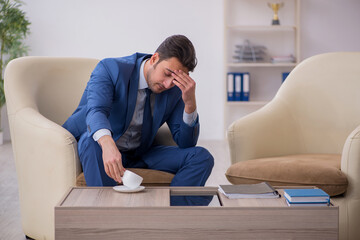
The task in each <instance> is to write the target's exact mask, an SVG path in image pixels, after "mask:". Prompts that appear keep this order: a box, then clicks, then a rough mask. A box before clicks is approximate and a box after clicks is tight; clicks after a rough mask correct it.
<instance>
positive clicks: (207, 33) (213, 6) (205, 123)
mask: <svg viewBox="0 0 360 240" xmlns="http://www.w3.org/2000/svg"><path fill="white" fill-rule="evenodd" d="M25 10H26V11H27V13H28V16H29V19H30V21H31V22H32V24H31V32H32V33H31V35H30V36H29V38H28V44H29V45H30V46H31V52H30V55H41V56H43V55H45V56H80V57H95V58H100V59H101V58H105V57H119V56H125V55H129V54H132V53H134V52H147V53H153V52H154V51H155V50H156V48H157V47H158V45H159V44H160V43H161V42H162V41H163V40H164V39H165V38H166V37H168V36H170V35H173V34H184V35H186V36H187V37H189V38H190V40H192V42H193V44H194V46H195V49H196V51H197V58H198V66H197V67H196V69H195V71H194V73H193V74H192V75H191V76H192V77H193V78H194V79H195V81H196V82H197V103H198V112H199V114H200V121H201V137H202V138H207V139H216V138H220V137H221V132H222V126H223V122H222V120H223V119H222V105H223V103H222V99H223V92H222V91H221V89H222V82H221V79H222V56H223V55H222V46H223V44H222V42H223V32H222V27H223V25H222V19H223V15H222V14H223V11H222V1H219V0H196V1H194V0H171V1H169V0H152V1H149V0H131V1H130V0H62V1H58V0H49V1H45V0H29V1H26V7H25ZM215 113H216V114H215Z"/></svg>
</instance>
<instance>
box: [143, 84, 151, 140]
mask: <svg viewBox="0 0 360 240" xmlns="http://www.w3.org/2000/svg"><path fill="white" fill-rule="evenodd" d="M145 91H146V100H145V105H144V118H143V124H142V131H141V143H142V145H143V144H144V143H145V142H147V141H150V138H151V133H152V115H151V102H150V96H151V93H152V92H151V90H150V89H149V88H146V89H145Z"/></svg>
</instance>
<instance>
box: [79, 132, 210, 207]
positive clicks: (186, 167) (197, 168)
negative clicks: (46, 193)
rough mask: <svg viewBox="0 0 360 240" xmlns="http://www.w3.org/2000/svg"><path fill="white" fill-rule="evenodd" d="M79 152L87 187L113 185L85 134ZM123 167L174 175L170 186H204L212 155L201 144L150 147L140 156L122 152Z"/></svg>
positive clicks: (192, 200)
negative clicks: (185, 146)
mask: <svg viewBox="0 0 360 240" xmlns="http://www.w3.org/2000/svg"><path fill="white" fill-rule="evenodd" d="M78 152H79V158H80V162H81V165H82V167H83V171H84V176H85V180H86V184H87V185H88V186H115V185H117V183H116V182H115V181H114V180H113V179H112V178H110V177H109V176H108V175H107V174H106V172H105V169H104V164H103V160H102V150H101V148H100V146H99V144H98V143H97V142H95V141H94V140H93V138H92V137H88V134H87V133H84V134H82V135H81V137H80V139H79V141H78ZM122 160H123V166H124V168H149V169H154V170H160V171H165V172H169V173H173V174H175V176H174V178H173V180H172V182H171V184H170V186H204V185H205V183H206V180H207V179H208V177H209V176H210V173H211V171H212V168H213V166H214V158H213V157H212V155H211V154H210V153H209V152H208V151H207V150H206V149H205V148H203V147H190V148H179V147H177V146H153V147H151V148H150V150H149V151H147V152H146V153H144V154H143V155H142V156H140V157H136V158H135V157H132V156H131V155H127V154H122ZM206 201H209V198H206V197H172V198H171V205H205V204H204V202H206Z"/></svg>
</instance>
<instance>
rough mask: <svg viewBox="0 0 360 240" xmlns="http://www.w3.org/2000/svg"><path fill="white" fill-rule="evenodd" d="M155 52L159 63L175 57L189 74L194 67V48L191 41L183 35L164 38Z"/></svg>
mask: <svg viewBox="0 0 360 240" xmlns="http://www.w3.org/2000/svg"><path fill="white" fill-rule="evenodd" d="M156 52H157V53H158V54H159V62H161V61H162V60H166V59H169V58H172V57H175V58H177V59H178V60H179V61H180V63H181V64H182V65H183V66H184V67H186V68H187V69H188V70H189V71H190V72H192V71H193V70H194V68H195V67H196V64H197V59H196V53H195V48H194V46H193V44H192V43H191V41H190V40H189V39H188V38H187V37H185V36H183V35H173V36H170V37H168V38H166V39H165V40H164V41H163V42H162V43H161V44H160V46H159V47H158V49H156ZM159 62H158V63H159Z"/></svg>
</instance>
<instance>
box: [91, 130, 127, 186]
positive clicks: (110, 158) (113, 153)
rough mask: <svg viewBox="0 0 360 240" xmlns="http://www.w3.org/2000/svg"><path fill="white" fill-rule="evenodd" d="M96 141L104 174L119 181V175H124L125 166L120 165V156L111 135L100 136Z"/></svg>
mask: <svg viewBox="0 0 360 240" xmlns="http://www.w3.org/2000/svg"><path fill="white" fill-rule="evenodd" d="M98 143H99V144H100V146H101V149H102V152H103V153H102V157H103V162H104V168H105V172H106V174H107V175H108V176H109V177H111V178H112V179H114V180H115V181H117V182H119V183H121V177H122V176H123V175H124V172H125V168H124V167H123V165H122V157H121V153H120V151H119V149H118V148H117V146H116V144H115V142H114V140H113V139H112V137H111V136H108V135H105V136H102V137H101V138H100V139H99V140H98Z"/></svg>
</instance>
